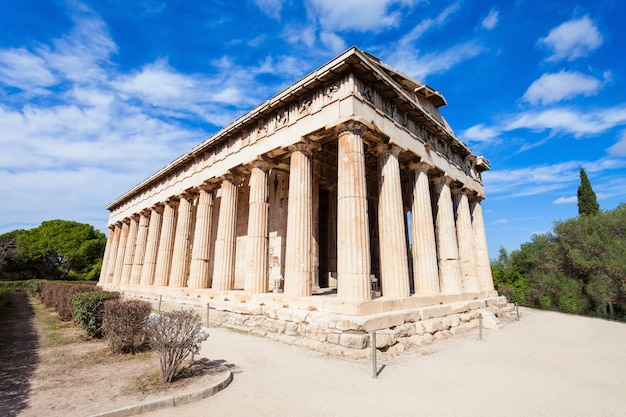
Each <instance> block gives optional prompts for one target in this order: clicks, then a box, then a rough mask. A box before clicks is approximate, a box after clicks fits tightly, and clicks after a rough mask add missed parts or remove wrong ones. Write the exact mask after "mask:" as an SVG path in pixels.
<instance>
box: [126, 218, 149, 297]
mask: <svg viewBox="0 0 626 417" xmlns="http://www.w3.org/2000/svg"><path fill="white" fill-rule="evenodd" d="M149 222H150V217H149V216H148V214H147V213H146V212H143V213H141V215H140V217H139V229H138V230H137V239H136V240H135V254H134V255H133V267H132V269H131V271H130V283H131V284H132V285H138V284H139V282H140V281H141V270H142V269H143V262H144V258H145V256H146V241H147V240H148V224H149Z"/></svg>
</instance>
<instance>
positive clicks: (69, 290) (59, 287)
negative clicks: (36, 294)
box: [40, 281, 98, 320]
mask: <svg viewBox="0 0 626 417" xmlns="http://www.w3.org/2000/svg"><path fill="white" fill-rule="evenodd" d="M87 291H98V288H97V287H95V286H94V285H90V284H74V283H67V282H50V281H48V282H44V283H42V284H41V294H40V298H41V301H42V302H43V303H44V304H45V305H46V306H48V307H52V308H54V309H55V310H56V312H57V313H59V318H60V319H61V320H71V319H72V313H73V312H74V295H76V294H78V293H80V292H87Z"/></svg>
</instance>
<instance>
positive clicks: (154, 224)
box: [140, 205, 163, 285]
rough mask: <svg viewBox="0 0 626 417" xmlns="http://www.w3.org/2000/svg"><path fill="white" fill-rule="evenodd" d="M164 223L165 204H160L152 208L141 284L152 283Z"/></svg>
mask: <svg viewBox="0 0 626 417" xmlns="http://www.w3.org/2000/svg"><path fill="white" fill-rule="evenodd" d="M162 224H163V206H162V205H158V206H154V207H152V208H151V209H150V224H149V225H148V241H147V243H146V256H145V257H144V260H143V267H142V268H141V280H140V281H141V285H152V283H153V282H154V272H155V270H156V264H157V254H158V249H159V240H160V237H161V225H162Z"/></svg>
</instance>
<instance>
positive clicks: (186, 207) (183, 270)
mask: <svg viewBox="0 0 626 417" xmlns="http://www.w3.org/2000/svg"><path fill="white" fill-rule="evenodd" d="M192 199H193V196H192V195H189V194H185V195H182V196H181V197H180V201H179V203H178V216H177V220H176V233H175V235H174V251H173V254H172V270H171V272H170V282H169V286H170V287H174V288H181V287H186V286H187V278H188V274H189V259H190V255H191V254H190V253H189V252H190V251H189V249H190V246H191V245H190V239H191V225H192V224H191V220H192V219H191V218H192V205H191V201H192Z"/></svg>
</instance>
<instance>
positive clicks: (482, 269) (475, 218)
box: [470, 197, 494, 291]
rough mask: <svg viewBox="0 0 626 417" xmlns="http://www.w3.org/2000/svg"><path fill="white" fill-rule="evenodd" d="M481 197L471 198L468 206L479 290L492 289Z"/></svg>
mask: <svg viewBox="0 0 626 417" xmlns="http://www.w3.org/2000/svg"><path fill="white" fill-rule="evenodd" d="M480 201H481V198H480V197H476V198H474V199H472V201H471V203H470V208H471V212H472V228H473V230H474V239H475V243H476V269H477V273H478V283H479V289H480V291H493V290H494V287H493V275H492V274H491V264H490V262H489V251H488V249H487V234H486V233H485V220H484V218H483V207H482V204H481V203H480Z"/></svg>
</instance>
